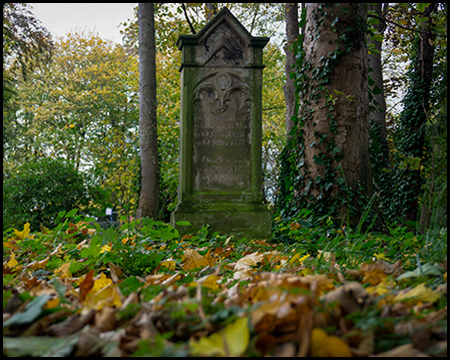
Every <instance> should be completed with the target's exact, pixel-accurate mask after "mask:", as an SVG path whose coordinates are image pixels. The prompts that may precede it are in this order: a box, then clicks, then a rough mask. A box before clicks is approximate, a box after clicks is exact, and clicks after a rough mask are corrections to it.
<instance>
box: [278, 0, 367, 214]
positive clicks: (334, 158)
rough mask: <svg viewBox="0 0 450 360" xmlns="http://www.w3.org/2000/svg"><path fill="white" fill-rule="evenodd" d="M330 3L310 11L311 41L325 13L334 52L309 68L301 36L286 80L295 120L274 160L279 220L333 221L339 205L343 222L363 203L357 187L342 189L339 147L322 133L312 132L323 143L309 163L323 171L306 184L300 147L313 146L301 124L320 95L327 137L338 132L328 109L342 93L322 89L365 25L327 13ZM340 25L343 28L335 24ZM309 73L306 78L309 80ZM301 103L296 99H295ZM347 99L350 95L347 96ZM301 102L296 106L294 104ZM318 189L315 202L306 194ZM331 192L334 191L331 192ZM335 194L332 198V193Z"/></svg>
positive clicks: (309, 116)
mask: <svg viewBox="0 0 450 360" xmlns="http://www.w3.org/2000/svg"><path fill="white" fill-rule="evenodd" d="M335 6H336V5H334V4H320V5H319V6H318V7H317V9H316V10H315V11H314V13H313V21H315V22H316V24H317V25H316V29H317V31H316V33H315V34H314V35H313V36H316V39H317V38H318V37H320V32H319V29H320V28H321V27H322V26H323V22H324V18H325V15H326V13H327V12H331V14H332V16H335V17H334V19H333V20H332V23H331V25H332V30H333V31H335V32H336V33H337V46H336V47H335V50H334V51H331V52H330V53H328V54H327V55H324V56H322V57H321V58H320V60H319V63H320V65H319V66H316V67H313V66H312V65H311V63H310V62H309V61H307V60H306V55H307V54H306V52H305V49H304V36H305V35H304V34H300V36H299V38H298V41H297V42H295V43H294V44H295V47H294V49H293V50H294V52H295V54H296V58H297V61H296V63H295V69H296V70H295V73H291V78H294V79H295V88H296V96H297V101H296V104H297V108H296V112H295V113H296V114H297V115H296V116H294V118H293V121H294V127H293V129H292V131H291V134H290V137H289V140H288V143H287V144H286V147H285V148H284V150H283V151H282V153H281V156H280V160H279V161H280V169H281V171H280V183H279V196H278V202H277V209H278V210H279V212H280V215H281V216H282V217H291V216H296V215H297V214H298V213H299V212H300V211H301V209H303V208H306V209H309V210H312V211H313V213H314V214H315V215H316V216H318V217H335V218H337V217H339V213H338V212H339V209H341V208H342V207H345V208H347V209H348V211H347V222H348V221H349V220H350V219H354V218H355V217H356V215H358V214H359V213H361V209H364V206H365V204H368V203H369V199H368V198H367V196H365V195H364V193H363V192H362V191H361V188H360V187H358V188H357V189H352V188H350V187H349V186H348V184H347V182H346V179H345V174H344V173H343V171H342V167H341V165H339V164H340V162H341V161H342V160H343V154H342V149H340V148H339V146H337V144H336V143H335V142H334V139H332V136H328V134H326V133H321V132H319V131H316V132H315V134H314V135H315V138H316V140H315V142H320V143H322V144H326V146H325V148H326V150H325V152H321V153H319V154H318V155H315V156H314V158H313V161H314V163H315V164H317V165H318V166H321V167H323V168H324V169H325V170H324V171H322V172H321V175H320V176H317V177H316V178H315V179H313V180H311V179H310V177H309V174H310V173H309V169H306V168H305V160H304V159H305V146H311V147H312V146H314V145H315V142H313V143H311V144H305V142H304V139H305V137H304V126H305V123H306V122H308V121H313V120H312V112H313V107H312V106H311V105H313V104H316V103H317V102H318V101H319V99H321V97H322V98H323V97H325V106H326V108H327V110H328V111H327V119H326V120H327V121H328V126H329V131H330V132H331V134H337V133H338V131H339V127H338V123H337V119H336V115H335V112H334V111H333V110H334V105H335V103H336V100H337V97H338V96H345V94H343V93H342V92H340V91H338V90H334V91H333V92H331V91H330V90H327V89H326V88H325V85H327V84H329V82H330V77H331V75H332V74H333V71H334V69H335V66H336V65H337V64H339V62H340V61H342V58H343V57H344V56H345V55H347V54H348V53H350V52H351V51H352V50H353V48H354V46H355V45H356V44H357V43H358V42H357V41H355V39H361V34H365V33H366V32H367V28H366V23H365V21H363V19H359V21H356V23H353V22H350V21H346V18H347V17H348V11H347V12H346V11H345V10H344V11H341V12H339V16H338V14H337V12H336V14H334V13H333V9H334V7H335ZM339 17H341V18H339ZM340 21H343V22H345V24H351V25H348V26H335V25H336V24H337V23H339V22H340ZM305 23H306V13H305V10H304V11H303V12H302V16H301V21H300V26H304V25H305ZM311 75H312V76H311ZM299 99H301V101H299ZM347 99H348V100H349V101H353V99H352V98H351V97H347ZM300 104H301V105H300ZM313 187H314V188H315V189H318V190H319V195H318V197H317V198H315V197H314V196H313V194H312V192H311V190H312V188H313ZM336 188H337V189H338V191H337V192H336V191H335V190H336ZM333 191H334V193H335V194H336V193H337V195H334V196H333V195H332V193H333Z"/></svg>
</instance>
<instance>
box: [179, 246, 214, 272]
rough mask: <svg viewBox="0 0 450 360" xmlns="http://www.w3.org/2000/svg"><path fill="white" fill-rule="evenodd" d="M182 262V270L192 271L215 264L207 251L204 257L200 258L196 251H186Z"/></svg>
mask: <svg viewBox="0 0 450 360" xmlns="http://www.w3.org/2000/svg"><path fill="white" fill-rule="evenodd" d="M182 260H183V269H184V270H192V269H195V268H197V267H198V268H204V267H205V266H208V265H209V266H213V265H214V264H215V260H214V258H213V257H212V256H211V254H210V250H208V252H207V254H206V255H205V256H202V255H200V254H199V252H198V251H197V250H193V249H186V250H185V251H184V255H183V257H182Z"/></svg>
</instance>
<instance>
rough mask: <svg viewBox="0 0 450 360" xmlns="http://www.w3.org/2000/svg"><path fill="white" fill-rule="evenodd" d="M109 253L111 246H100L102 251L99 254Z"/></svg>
mask: <svg viewBox="0 0 450 360" xmlns="http://www.w3.org/2000/svg"><path fill="white" fill-rule="evenodd" d="M110 251H111V246H109V245H103V246H102V250H101V251H100V254H102V253H104V252H110Z"/></svg>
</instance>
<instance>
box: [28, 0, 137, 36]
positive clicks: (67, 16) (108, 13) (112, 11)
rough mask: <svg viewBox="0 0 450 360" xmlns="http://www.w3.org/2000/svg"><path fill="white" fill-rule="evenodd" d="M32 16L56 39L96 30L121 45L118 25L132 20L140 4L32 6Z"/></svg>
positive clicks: (55, 4) (38, 4)
mask: <svg viewBox="0 0 450 360" xmlns="http://www.w3.org/2000/svg"><path fill="white" fill-rule="evenodd" d="M30 4H31V5H32V7H33V9H32V12H33V14H34V15H35V16H36V17H37V18H38V19H39V20H40V21H41V22H42V25H43V26H44V27H46V28H47V29H48V30H49V31H50V32H51V33H52V35H53V36H64V35H66V34H67V33H68V32H70V31H72V30H85V31H91V30H94V31H95V32H98V34H99V35H100V37H102V38H104V39H109V40H113V41H115V42H117V43H120V42H121V39H122V37H121V35H120V33H119V30H120V29H119V27H118V25H119V24H120V23H123V22H127V21H128V19H132V18H133V8H134V7H135V6H136V5H137V3H30Z"/></svg>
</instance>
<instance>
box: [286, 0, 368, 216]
mask: <svg viewBox="0 0 450 360" xmlns="http://www.w3.org/2000/svg"><path fill="white" fill-rule="evenodd" d="M306 18H307V23H306V26H305V29H306V30H305V31H306V33H305V37H304V44H303V49H304V62H303V66H302V69H301V70H299V71H301V74H300V77H299V81H302V82H303V83H304V85H303V87H302V90H301V96H300V99H299V101H300V103H301V105H302V106H301V108H300V117H299V126H300V128H299V130H300V131H299V133H298V136H300V137H301V140H300V146H301V150H300V154H302V155H303V156H302V157H301V158H300V160H299V161H300V164H299V165H298V166H299V168H300V176H301V178H302V181H301V182H300V183H299V185H300V186H299V188H297V190H296V191H295V193H294V194H295V195H296V197H297V198H298V200H299V201H298V204H297V205H298V207H305V205H306V204H308V203H309V204H313V207H314V208H315V210H317V211H316V213H323V214H330V213H334V214H335V215H337V216H338V217H340V218H341V219H342V220H346V219H347V216H348V215H350V222H351V223H352V224H355V223H357V222H358V221H359V219H360V215H361V213H362V211H363V210H364V207H365V206H366V205H367V201H366V202H364V201H363V199H362V197H368V198H370V196H371V195H372V192H373V188H372V175H371V166H370V159H369V101H368V69H367V68H368V66H367V48H366V44H365V39H364V31H363V26H364V22H365V21H366V11H365V8H364V5H363V4H357V3H344V4H331V5H325V4H322V3H308V4H307V16H306Z"/></svg>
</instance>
